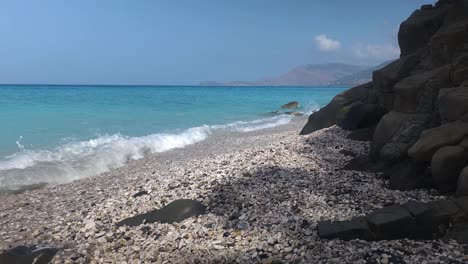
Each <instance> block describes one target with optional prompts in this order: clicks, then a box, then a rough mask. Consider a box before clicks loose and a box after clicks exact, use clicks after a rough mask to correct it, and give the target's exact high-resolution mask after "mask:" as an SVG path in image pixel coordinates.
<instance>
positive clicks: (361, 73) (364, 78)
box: [200, 61, 392, 86]
mask: <svg viewBox="0 0 468 264" xmlns="http://www.w3.org/2000/svg"><path fill="white" fill-rule="evenodd" d="M390 62H392V61H386V62H384V63H381V64H379V65H376V66H372V67H369V66H361V65H352V64H343V63H326V64H306V65H302V66H298V67H296V68H294V69H292V70H290V71H288V72H286V73H285V74H282V75H280V76H279V77H275V78H268V79H261V80H257V81H253V82H248V81H233V82H226V83H222V82H214V81H203V82H200V85H202V86H356V85H360V84H363V83H367V82H369V81H371V80H372V72H373V71H375V70H377V69H380V68H383V67H384V66H386V65H387V64H389V63H390Z"/></svg>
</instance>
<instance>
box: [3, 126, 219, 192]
mask: <svg viewBox="0 0 468 264" xmlns="http://www.w3.org/2000/svg"><path fill="white" fill-rule="evenodd" d="M210 133H211V132H210V128H209V127H208V126H203V127H196V128H191V129H188V130H186V131H184V132H182V133H180V134H151V135H148V136H143V137H127V136H123V135H120V134H115V135H104V136H101V137H98V138H96V139H92V140H89V141H82V142H76V143H68V144H65V145H62V146H59V147H57V148H55V149H53V150H23V151H21V152H18V153H16V154H14V155H11V156H8V157H6V158H5V159H4V160H2V161H0V188H8V189H15V188H19V187H20V186H24V185H30V184H35V183H39V182H47V183H49V184H60V183H66V182H70V181H73V180H76V179H81V178H86V177H90V176H94V175H97V174H100V173H103V172H106V171H109V170H110V169H114V168H118V167H121V166H123V165H124V164H125V163H127V162H128V161H130V160H137V159H140V158H143V157H144V156H146V155H148V154H153V153H159V152H164V151H168V150H171V149H175V148H183V147H185V146H187V145H190V144H193V143H196V142H199V141H202V140H204V139H205V138H207V137H208V135H209V134H210Z"/></svg>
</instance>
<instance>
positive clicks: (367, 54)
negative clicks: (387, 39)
mask: <svg viewBox="0 0 468 264" xmlns="http://www.w3.org/2000/svg"><path fill="white" fill-rule="evenodd" d="M353 52H354V55H356V56H358V57H362V58H373V59H382V60H388V59H395V58H398V56H400V48H398V47H397V46H395V45H392V44H383V45H371V44H362V43H358V44H355V45H354V46H353Z"/></svg>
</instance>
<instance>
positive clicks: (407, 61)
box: [372, 54, 421, 110]
mask: <svg viewBox="0 0 468 264" xmlns="http://www.w3.org/2000/svg"><path fill="white" fill-rule="evenodd" d="M420 60H421V58H420V56H419V55H417V54H412V55H409V56H404V57H401V58H400V59H398V60H396V61H394V62H392V63H390V64H389V65H387V66H385V67H384V68H382V69H380V70H377V71H374V73H373V74H372V80H373V83H374V86H375V88H376V90H377V91H378V92H379V103H380V105H382V106H383V107H385V108H386V109H387V110H391V109H392V108H393V99H390V100H385V99H384V97H385V95H388V96H390V97H392V92H393V87H394V86H395V84H396V83H397V82H398V81H400V80H401V79H403V78H405V77H407V76H409V75H410V74H411V71H412V70H413V69H414V67H416V65H417V64H418V63H419V62H420ZM382 96H384V97H382Z"/></svg>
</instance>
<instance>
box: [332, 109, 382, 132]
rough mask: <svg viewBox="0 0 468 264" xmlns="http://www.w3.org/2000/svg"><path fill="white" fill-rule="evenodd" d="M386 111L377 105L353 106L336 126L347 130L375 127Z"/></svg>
mask: <svg viewBox="0 0 468 264" xmlns="http://www.w3.org/2000/svg"><path fill="white" fill-rule="evenodd" d="M386 112H387V111H386V110H385V109H384V108H382V107H381V106H379V105H377V104H361V103H359V104H354V105H353V106H352V107H351V109H349V111H348V112H347V113H346V115H345V116H344V118H343V119H341V120H339V121H338V126H340V127H341V128H344V129H347V130H356V129H361V128H369V127H373V126H375V125H377V123H378V122H379V121H380V119H381V118H382V116H383V115H384V114H385V113H386Z"/></svg>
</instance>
